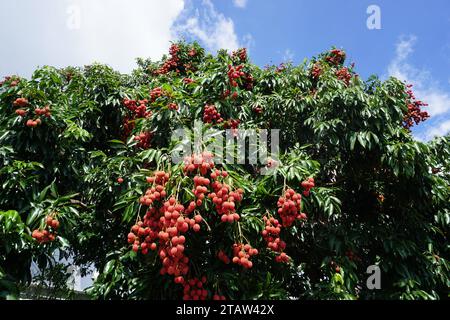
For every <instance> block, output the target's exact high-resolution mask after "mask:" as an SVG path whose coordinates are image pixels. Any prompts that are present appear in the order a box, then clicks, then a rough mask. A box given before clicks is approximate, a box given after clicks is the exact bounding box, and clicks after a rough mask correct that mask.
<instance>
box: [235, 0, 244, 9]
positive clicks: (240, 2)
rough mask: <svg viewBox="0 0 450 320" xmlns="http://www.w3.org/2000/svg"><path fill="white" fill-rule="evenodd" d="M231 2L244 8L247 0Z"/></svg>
mask: <svg viewBox="0 0 450 320" xmlns="http://www.w3.org/2000/svg"><path fill="white" fill-rule="evenodd" d="M233 3H234V5H235V6H236V7H238V8H245V7H246V6H247V0H233Z"/></svg>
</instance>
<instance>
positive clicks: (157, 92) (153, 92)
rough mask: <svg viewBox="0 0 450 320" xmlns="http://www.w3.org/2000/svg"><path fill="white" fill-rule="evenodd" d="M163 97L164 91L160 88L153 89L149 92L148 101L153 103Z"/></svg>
mask: <svg viewBox="0 0 450 320" xmlns="http://www.w3.org/2000/svg"><path fill="white" fill-rule="evenodd" d="M164 95H165V91H164V90H163V89H162V88H161V87H157V88H153V89H152V90H150V101H151V102H155V101H156V99H158V98H160V97H162V96H164Z"/></svg>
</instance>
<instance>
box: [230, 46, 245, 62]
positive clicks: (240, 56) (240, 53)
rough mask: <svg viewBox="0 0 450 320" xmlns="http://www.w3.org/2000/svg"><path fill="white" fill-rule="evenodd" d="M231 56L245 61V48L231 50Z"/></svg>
mask: <svg viewBox="0 0 450 320" xmlns="http://www.w3.org/2000/svg"><path fill="white" fill-rule="evenodd" d="M231 57H232V58H233V59H239V61H240V62H246V61H247V49H246V48H240V49H238V50H236V51H233V53H232V54H231Z"/></svg>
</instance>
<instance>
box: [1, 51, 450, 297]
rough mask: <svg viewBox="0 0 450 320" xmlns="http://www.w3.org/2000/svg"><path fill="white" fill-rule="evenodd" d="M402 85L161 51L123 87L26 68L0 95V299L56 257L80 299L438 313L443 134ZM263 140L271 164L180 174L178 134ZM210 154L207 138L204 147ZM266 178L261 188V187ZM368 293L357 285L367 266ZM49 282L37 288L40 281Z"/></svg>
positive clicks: (329, 63) (212, 163)
mask: <svg viewBox="0 0 450 320" xmlns="http://www.w3.org/2000/svg"><path fill="white" fill-rule="evenodd" d="M423 106H424V103H423V102H422V101H419V100H417V98H416V97H415V96H414V94H413V91H412V89H411V87H410V86H408V85H407V84H405V83H402V82H401V81H399V80H397V79H395V78H390V79H388V80H386V81H384V82H383V81H381V80H379V79H378V78H376V77H371V78H369V79H368V80H366V81H364V80H363V79H361V78H360V77H358V75H357V74H356V71H355V67H354V65H346V64H345V52H344V51H342V50H339V49H335V48H333V49H332V50H330V51H328V52H325V53H323V54H321V55H319V56H318V57H315V58H313V59H311V60H310V61H307V62H305V63H303V64H301V65H299V66H293V65H289V64H288V65H280V66H268V67H265V68H263V69H261V68H259V67H258V66H256V65H254V64H252V63H251V62H250V60H249V57H248V56H247V52H246V50H245V49H240V50H238V51H236V52H233V53H231V54H229V53H228V52H226V51H224V50H222V51H219V52H218V53H217V55H215V56H213V55H211V54H207V53H205V51H204V50H203V49H202V48H201V47H200V46H199V45H198V44H197V43H192V44H190V43H184V42H180V43H174V44H173V45H172V46H171V48H170V51H169V55H168V56H165V57H163V58H162V60H161V61H157V62H153V61H151V60H144V59H138V67H137V69H135V70H134V71H133V72H132V73H131V74H130V75H124V74H120V73H118V72H116V71H114V70H112V69H111V68H110V67H108V66H105V65H100V64H94V65H89V66H85V67H83V68H74V67H69V68H65V69H55V68H52V67H43V68H40V69H38V70H36V71H35V72H34V73H33V75H32V77H31V79H30V80H27V79H24V78H20V77H17V76H12V77H7V78H5V80H4V81H2V82H1V86H0V141H1V144H0V184H1V186H2V188H1V189H0V210H2V211H0V233H1V237H0V296H1V297H2V298H11V297H15V296H17V295H18V293H19V291H20V290H22V289H24V288H26V286H27V285H29V284H30V282H31V281H32V276H31V273H30V272H31V271H30V266H31V264H32V263H33V262H35V263H36V264H37V266H38V267H39V268H40V269H41V270H42V272H43V274H48V273H47V271H49V272H50V273H51V271H52V270H58V271H60V270H61V267H60V266H61V264H60V262H59V261H58V260H61V259H68V260H69V261H70V263H73V264H76V265H78V266H80V267H81V268H82V271H86V269H87V268H88V267H90V266H92V265H93V266H95V268H96V269H97V270H98V271H99V276H98V277H97V278H96V280H95V282H94V284H93V286H92V288H90V289H89V290H88V293H89V294H90V295H91V296H92V297H93V298H96V299H285V298H288V297H293V298H299V299H358V298H359V299H374V298H383V299H438V298H445V297H446V295H447V290H448V284H449V266H448V242H447V233H448V226H449V221H450V201H449V200H450V197H449V195H450V190H449V167H448V159H449V158H450V157H449V156H450V148H449V137H448V136H447V137H442V138H438V139H435V140H433V141H431V142H430V143H422V142H419V141H417V140H415V139H414V138H413V136H412V134H411V132H410V128H411V127H412V126H413V125H418V124H420V122H422V121H424V120H426V119H427V118H428V115H427V114H426V112H424V111H423V110H422V107H423ZM196 121H200V122H202V123H203V126H204V127H203V130H207V129H211V128H215V129H232V132H234V133H235V134H237V135H238V134H239V132H240V131H241V130H245V129H257V130H259V129H280V155H279V159H277V160H269V161H268V162H267V163H259V164H257V165H255V164H250V163H246V164H241V165H238V164H226V163H222V162H220V161H217V159H216V158H215V155H214V154H212V153H210V152H209V151H206V150H195V152H194V153H193V154H192V155H191V157H189V158H187V159H185V161H184V162H182V163H173V161H172V158H171V153H172V151H173V150H175V149H176V148H177V147H179V144H178V143H177V142H176V141H173V140H172V139H171V138H170V137H171V136H172V133H173V132H174V130H176V129H179V128H184V129H185V130H186V136H187V137H191V135H192V133H193V131H194V129H193V128H194V125H195V123H196ZM212 139H213V140H214V138H212ZM268 167H270V169H271V170H272V174H269V175H263V174H261V170H262V169H267V168H268ZM370 265H378V266H379V267H380V269H381V276H382V283H381V285H382V287H381V289H380V290H369V289H368V288H367V286H366V279H367V277H368V274H367V273H366V270H367V267H368V266H370ZM50 280H51V279H50Z"/></svg>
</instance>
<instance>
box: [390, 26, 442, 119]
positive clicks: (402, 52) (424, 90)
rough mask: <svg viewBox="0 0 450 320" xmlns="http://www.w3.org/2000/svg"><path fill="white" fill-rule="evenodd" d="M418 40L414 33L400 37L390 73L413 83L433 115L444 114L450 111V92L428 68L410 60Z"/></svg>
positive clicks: (418, 94)
mask: <svg viewBox="0 0 450 320" xmlns="http://www.w3.org/2000/svg"><path fill="white" fill-rule="evenodd" d="M416 42H417V38H416V37H415V36H413V35H411V36H409V37H403V38H401V39H400V41H399V42H398V43H397V47H396V55H395V58H394V59H393V60H392V62H391V63H390V65H389V67H388V73H389V75H390V76H394V77H396V78H398V79H400V80H402V81H405V82H407V83H411V84H413V85H414V92H415V95H416V97H417V98H418V99H420V100H423V101H424V102H426V103H428V104H429V106H428V107H426V108H425V110H427V111H428V113H429V114H430V115H431V116H440V115H444V114H446V113H447V112H449V111H450V94H449V93H448V92H446V91H444V90H443V89H441V87H440V86H439V84H438V83H437V82H436V81H435V80H434V79H433V77H432V76H431V74H430V72H429V71H428V70H424V69H418V68H417V67H415V66H413V65H412V64H410V63H409V62H408V58H409V57H410V55H411V54H412V53H413V52H414V45H415V43H416Z"/></svg>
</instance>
